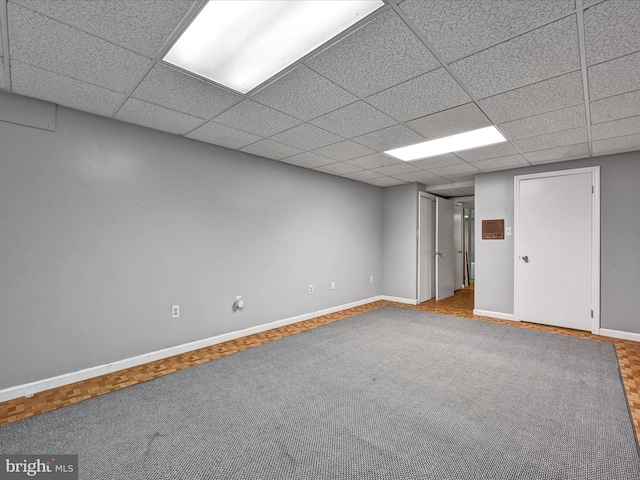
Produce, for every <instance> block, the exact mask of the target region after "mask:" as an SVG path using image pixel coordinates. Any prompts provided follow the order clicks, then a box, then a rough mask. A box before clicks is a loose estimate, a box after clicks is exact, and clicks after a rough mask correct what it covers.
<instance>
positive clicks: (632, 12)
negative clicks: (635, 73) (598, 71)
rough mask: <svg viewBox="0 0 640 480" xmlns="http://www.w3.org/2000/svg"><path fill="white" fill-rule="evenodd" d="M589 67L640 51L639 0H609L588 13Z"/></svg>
mask: <svg viewBox="0 0 640 480" xmlns="http://www.w3.org/2000/svg"><path fill="white" fill-rule="evenodd" d="M584 37H585V43H586V51H587V65H593V64H594V63H599V62H603V61H605V60H609V59H610V58H615V57H620V56H622V55H626V54H628V53H633V52H637V51H638V50H640V8H639V5H638V2H637V0H609V1H608V2H604V3H601V4H599V5H596V6H594V7H591V8H589V9H587V10H585V12H584Z"/></svg>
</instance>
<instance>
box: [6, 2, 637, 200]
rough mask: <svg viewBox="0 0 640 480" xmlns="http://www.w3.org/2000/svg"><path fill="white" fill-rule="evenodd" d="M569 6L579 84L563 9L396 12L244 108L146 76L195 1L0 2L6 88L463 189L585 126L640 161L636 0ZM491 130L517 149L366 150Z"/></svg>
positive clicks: (476, 6)
mask: <svg viewBox="0 0 640 480" xmlns="http://www.w3.org/2000/svg"><path fill="white" fill-rule="evenodd" d="M583 3H584V5H585V6H586V7H587V8H585V10H584V25H585V45H586V55H587V79H588V85H584V86H583V78H582V72H581V70H580V68H581V65H580V55H579V48H578V45H579V42H578V28H577V16H576V14H575V12H574V9H575V7H576V6H575V1H574V0H521V1H515V0H465V1H453V0H404V1H400V2H396V5H387V6H386V7H384V8H383V10H382V12H381V13H378V14H375V15H374V16H373V17H372V18H371V19H370V20H368V21H367V22H365V23H364V24H363V25H361V26H360V27H359V28H358V29H356V30H355V31H353V32H351V33H350V34H349V35H347V36H345V37H344V38H341V39H340V40H338V41H336V42H335V43H334V44H332V45H330V46H329V47H328V48H325V49H324V50H323V51H321V52H319V53H316V54H313V55H312V56H310V57H309V58H307V59H306V60H305V61H304V62H303V63H300V64H298V65H294V66H293V67H292V69H291V70H290V71H288V72H286V73H285V74H283V75H282V76H280V77H276V78H275V79H274V80H273V81H272V82H271V83H269V84H268V85H267V86H266V87H264V88H263V89H261V90H260V91H258V92H255V93H254V94H252V95H251V96H248V95H241V94H236V93H232V92H230V91H228V90H225V89H223V88H220V87H219V86H216V85H214V84H212V83H210V82H207V81H205V80H202V79H199V78H197V77H196V76H191V75H188V74H185V73H184V72H181V71H179V69H175V68H173V67H170V66H168V65H167V64H164V63H162V62H159V63H156V64H154V61H155V60H156V59H157V58H158V57H159V55H160V53H161V49H162V48H163V46H166V45H168V40H169V39H170V38H171V35H172V34H173V33H174V31H175V29H176V27H177V26H178V25H179V24H180V23H183V20H185V15H186V14H187V13H188V12H193V7H194V6H195V5H197V2H195V3H194V2H193V1H192V0H91V1H88V0H64V1H53V0H9V2H8V22H9V32H8V33H9V39H10V50H11V51H10V56H11V70H12V78H11V81H12V82H11V83H12V87H13V88H12V90H13V91H15V92H16V93H19V94H22V95H27V96H31V97H34V98H39V99H42V100H46V101H50V102H54V103H57V104H59V105H63V106H67V107H70V108H75V109H78V110H83V111H87V112H90V113H94V114H98V115H104V116H112V117H114V118H116V119H119V120H123V121H127V122H131V123H137V124H139V125H144V126H146V127H149V128H154V129H157V130H163V131H167V132H171V133H174V134H177V135H186V136H188V137H189V138H192V139H195V140H199V141H203V142H207V143H211V144H215V145H220V146H223V147H227V148H232V149H236V150H243V151H245V152H248V153H252V154H255V155H258V156H263V157H266V158H272V159H278V160H280V161H283V162H286V163H289V164H292V165H298V166H301V167H303V168H312V169H324V170H325V171H327V172H328V173H333V174H334V175H343V176H346V177H348V178H351V179H353V180H357V181H365V182H367V183H371V184H374V185H380V186H385V185H394V184H400V183H404V182H411V181H420V182H421V183H425V184H434V183H439V184H443V183H447V184H449V182H450V181H451V180H459V181H462V180H465V181H470V182H471V184H472V182H473V177H474V175H475V173H477V172H478V171H492V170H496V169H504V168H515V167H519V166H524V165H527V164H528V163H548V162H554V161H564V160H567V159H573V158H581V157H588V156H589V145H588V139H589V136H588V134H587V133H588V130H587V129H588V128H590V129H591V135H592V139H593V144H592V147H593V152H595V154H598V155H599V154H602V153H606V152H619V151H628V150H633V149H640V145H637V142H638V136H640V120H638V119H639V118H640V75H639V74H638V72H639V71H640V27H639V26H640V1H638V0H606V1H596V0H584V2H583ZM394 9H399V10H398V12H399V13H400V14H401V15H399V13H396V11H394ZM401 17H402V18H401ZM405 20H406V22H408V24H407V23H405ZM414 32H415V33H414ZM0 38H1V36H0ZM423 40H424V42H425V43H426V44H427V45H428V47H427V46H426V45H425V44H423ZM5 47H6V45H5ZM429 48H432V49H433V52H434V53H435V54H437V55H438V56H439V57H440V58H443V59H444V60H445V61H446V62H449V68H450V69H451V71H452V72H453V73H454V75H455V76H456V78H454V77H453V76H451V75H450V74H449V73H448V71H447V69H445V68H442V65H440V63H439V62H438V60H437V59H436V56H434V55H433V54H432V53H431V52H430V51H429ZM1 54H2V51H0V55H1ZM1 61H2V57H0V66H1ZM5 61H7V62H8V61H9V59H7V58H5ZM458 81H460V82H461V83H462V85H459V84H458ZM7 87H8V84H7V82H5V78H4V72H3V73H2V74H0V88H3V89H5V88H7ZM465 89H466V90H467V91H468V92H470V94H471V95H472V96H473V98H470V97H469V96H468V95H467V93H466V91H465ZM585 89H586V92H587V96H588V98H589V102H590V103H589V107H590V120H591V122H590V123H591V124H590V125H587V123H586V112H585V107H584V102H585ZM128 94H131V97H130V98H128V97H127V95H128ZM121 105H122V107H121V108H120V109H119V110H118V108H119V107H120V106H121ZM491 124H496V125H499V127H500V128H501V129H502V130H503V131H504V132H505V134H506V135H507V136H508V137H509V139H510V140H511V141H513V142H515V144H516V145H518V147H519V148H520V151H518V149H516V147H515V146H514V144H512V143H511V142H506V143H503V144H499V145H492V146H489V147H483V148H478V149H472V150H466V151H462V152H457V153H456V154H447V155H441V156H438V157H433V158H427V159H422V160H418V161H415V162H410V163H405V162H401V161H399V160H397V159H394V158H391V157H389V156H387V155H383V154H381V153H380V152H384V151H386V150H389V149H392V148H398V147H401V146H406V145H409V144H413V143H417V142H421V141H423V140H428V139H434V138H440V137H443V136H447V135H453V134H456V133H460V132H462V131H468V130H473V129H477V128H482V127H485V126H488V125H491ZM521 152H524V157H523V156H522V155H521ZM465 162H469V163H465ZM447 188H450V189H451V191H454V190H455V191H456V192H457V193H460V192H462V190H461V188H459V187H458V186H448V187H447ZM471 188H472V187H471Z"/></svg>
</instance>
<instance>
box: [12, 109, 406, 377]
mask: <svg viewBox="0 0 640 480" xmlns="http://www.w3.org/2000/svg"><path fill="white" fill-rule="evenodd" d="M0 145H2V147H1V149H0V265H1V270H0V305H2V315H1V316H0V326H1V331H2V334H1V335H0V351H1V352H2V362H0V388H6V387H10V386H13V385H18V384H23V383H27V382H31V381H35V380H39V379H43V378H48V377H51V376H54V375H58V374H63V373H67V372H72V371H74V370H76V369H83V368H87V367H91V366H94V365H99V364H104V363H107V362H113V361H115V360H119V359H123V358H127V357H131V356H135V355H138V354H142V353H146V352H150V351H154V350H157V349H161V348H165V347H170V346H174V345H178V344H181V343H184V342H189V341H193V340H198V339H202V338H206V337H210V336H213V335H218V334H222V333H226V332H230V331H236V330H239V329H243V328H247V327H251V326H255V325H260V324H264V323H268V322H272V321H275V320H280V319H284V318H288V317H291V316H295V315H299V314H304V313H309V312H314V311H317V310H319V309H323V308H328V307H332V306H338V305H341V304H344V303H347V302H352V301H357V300H361V299H364V298H368V297H372V296H376V295H380V294H381V293H382V288H381V287H382V284H381V282H380V280H381V278H382V257H383V254H382V239H383V223H382V204H383V198H382V189H381V188H378V187H374V186H371V185H366V184H363V183H358V182H354V181H351V180H348V179H344V178H339V177H334V176H331V175H326V174H323V173H318V172H312V171H309V170H306V169H302V168H298V167H294V166H291V165H287V164H284V163H280V162H275V161H271V160H266V159H261V158H257V157H254V156H251V155H248V154H244V153H241V152H236V151H232V150H228V149H225V148H221V147H215V146H212V145H208V144H204V143H200V142H196V141H194V140H189V139H184V138H179V137H176V136H173V135H169V134H165V133H162V132H157V131H153V130H149V129H146V128H142V127H138V126H134V125H129V124H125V123H121V122H117V121H114V120H109V119H106V118H101V117H96V116H93V115H89V114H85V113H81V112H77V111H74V110H70V109H65V108H58V115H57V130H56V131H55V132H51V131H46V130H38V129H35V128H30V127H25V126H21V125H15V124H12V123H4V122H0ZM414 254H415V253H414V252H412V255H414ZM370 275H374V276H375V278H376V282H374V283H373V284H371V283H369V276H370ZM410 280H411V279H410ZM332 281H335V282H336V285H337V289H336V290H335V291H332V290H331V289H330V283H331V282H332ZM309 284H314V286H315V293H314V294H313V295H310V294H309V293H308V285H309ZM235 295H243V297H244V299H245V308H244V310H243V311H241V312H235V313H234V312H232V304H233V302H234V300H235ZM172 304H180V306H181V316H180V318H179V319H176V320H172V319H171V318H170V317H171V316H170V306H171V305H172Z"/></svg>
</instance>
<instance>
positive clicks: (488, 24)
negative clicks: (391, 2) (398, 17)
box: [400, 0, 575, 62]
mask: <svg viewBox="0 0 640 480" xmlns="http://www.w3.org/2000/svg"><path fill="white" fill-rule="evenodd" d="M574 5H575V2H574V0H552V1H549V0H527V1H512V0H506V1H505V0H480V1H473V2H469V1H462V2H460V1H453V2H452V1H451V0H405V1H404V2H402V4H401V5H400V8H401V9H402V10H403V11H404V12H405V13H406V14H407V17H409V19H410V20H411V21H412V22H413V23H414V24H415V25H416V27H417V28H418V30H419V31H420V33H421V34H422V35H424V37H425V39H426V40H427V42H428V43H429V45H430V46H432V47H433V48H434V49H435V50H436V51H437V52H438V53H439V54H440V55H442V56H443V57H444V59H445V60H447V61H448V62H451V61H453V60H457V59H459V58H462V57H466V56H467V55H470V54H472V53H474V52H478V51H480V50H484V49H485V48H488V47H490V46H492V45H495V44H497V43H500V42H503V41H505V40H507V39H508V38H510V37H513V36H515V35H518V34H520V33H523V32H526V31H527V30H531V29H532V28H534V27H536V26H537V25H541V24H543V23H546V22H549V21H551V20H553V19H555V18H558V17H560V16H562V15H564V14H569V13H571V11H572V10H573V9H574Z"/></svg>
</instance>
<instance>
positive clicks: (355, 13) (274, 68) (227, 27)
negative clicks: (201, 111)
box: [163, 0, 384, 93]
mask: <svg viewBox="0 0 640 480" xmlns="http://www.w3.org/2000/svg"><path fill="white" fill-rule="evenodd" d="M383 5H384V3H383V2H382V1H380V0H375V1H371V0H362V1H351V0H346V1H345V0H341V1H331V2H327V1H324V0H319V1H313V0H302V1H272V0H260V1H259V0H255V1H254V0H251V1H245V0H233V1H224V0H210V1H209V2H208V3H207V4H206V5H205V6H204V8H203V9H202V10H201V11H200V13H199V14H198V15H197V16H196V18H195V19H194V20H193V21H192V22H191V24H190V25H189V27H188V28H187V29H186V30H185V31H184V32H183V33H182V35H181V36H180V38H179V39H178V41H177V42H176V43H175V44H174V45H173V47H171V50H169V52H168V53H167V54H166V55H165V57H164V59H163V60H164V61H166V62H168V63H171V64H173V65H176V66H178V67H180V68H183V69H185V70H188V71H190V72H193V73H195V74H197V75H200V76H202V77H205V78H208V79H209V80H212V81H214V82H216V83H219V84H221V85H225V86H227V87H229V88H231V89H233V90H236V91H238V92H241V93H247V92H248V91H250V90H252V89H253V88H255V87H257V86H258V85H260V84H261V83H263V82H264V81H265V80H268V79H269V78H271V77H272V76H274V75H275V74H276V73H278V72H279V71H281V70H283V69H284V68H286V67H288V66H289V65H291V64H292V63H294V62H295V61H296V60H299V59H300V58H302V57H304V56H305V55H306V54H307V53H309V52H311V51H313V50H314V49H316V48H317V47H319V46H320V45H322V44H323V43H325V42H327V41H328V40H330V39H331V38H333V37H335V36H336V35H338V34H339V33H340V32H343V31H344V30H346V29H347V28H349V27H350V26H351V25H353V24H354V23H356V22H358V21H359V20H361V19H362V18H364V17H365V16H367V15H368V14H370V13H372V12H373V11H375V10H377V9H378V8H380V7H382V6H383Z"/></svg>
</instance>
